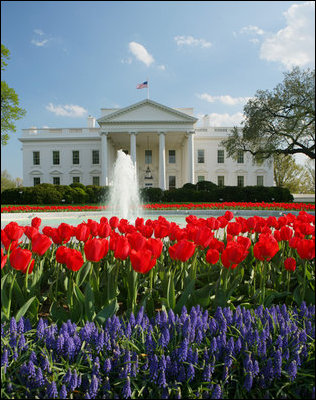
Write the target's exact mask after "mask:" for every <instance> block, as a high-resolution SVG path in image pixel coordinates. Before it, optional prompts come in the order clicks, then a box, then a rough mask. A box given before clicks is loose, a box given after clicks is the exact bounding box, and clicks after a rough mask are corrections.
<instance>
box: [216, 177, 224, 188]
mask: <svg viewBox="0 0 316 400" xmlns="http://www.w3.org/2000/svg"><path fill="white" fill-rule="evenodd" d="M217 185H218V186H224V185H225V177H224V176H223V175H218V177H217Z"/></svg>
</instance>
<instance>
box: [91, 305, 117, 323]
mask: <svg viewBox="0 0 316 400" xmlns="http://www.w3.org/2000/svg"><path fill="white" fill-rule="evenodd" d="M118 309H119V305H118V302H117V300H116V299H113V300H112V301H111V303H110V304H109V305H107V306H106V307H104V308H103V309H102V310H101V311H100V312H98V314H97V315H96V317H95V319H96V320H97V321H98V322H99V323H100V324H103V323H104V322H105V321H106V320H107V319H108V318H111V317H112V316H113V315H114V314H115V313H116V312H117V311H118Z"/></svg>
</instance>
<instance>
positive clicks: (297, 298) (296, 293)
mask: <svg viewBox="0 0 316 400" xmlns="http://www.w3.org/2000/svg"><path fill="white" fill-rule="evenodd" d="M293 298H294V301H295V303H296V304H297V305H298V306H300V305H301V303H302V296H301V293H300V287H299V286H297V287H296V288H295V290H294V293H293Z"/></svg>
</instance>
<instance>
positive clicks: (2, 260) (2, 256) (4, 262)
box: [1, 247, 8, 269]
mask: <svg viewBox="0 0 316 400" xmlns="http://www.w3.org/2000/svg"><path fill="white" fill-rule="evenodd" d="M7 258H8V256H7V255H4V253H3V248H2V247H1V269H2V268H3V267H4V266H5V264H6V262H7Z"/></svg>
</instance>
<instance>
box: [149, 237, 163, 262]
mask: <svg viewBox="0 0 316 400" xmlns="http://www.w3.org/2000/svg"><path fill="white" fill-rule="evenodd" d="M162 248H163V243H162V241H161V240H160V239H154V238H149V239H147V242H146V249H148V250H150V251H151V252H152V254H153V257H154V258H159V257H160V255H161V252H162Z"/></svg>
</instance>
